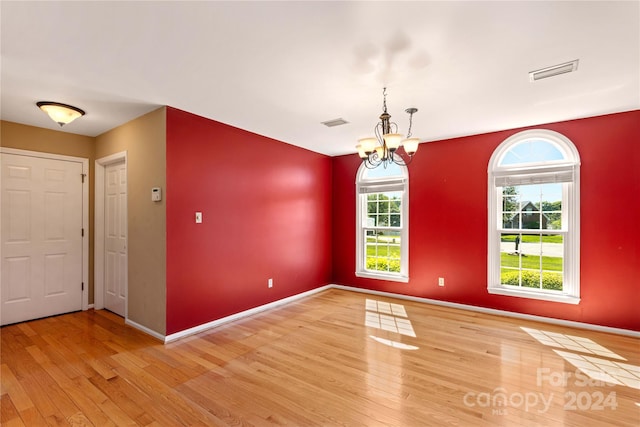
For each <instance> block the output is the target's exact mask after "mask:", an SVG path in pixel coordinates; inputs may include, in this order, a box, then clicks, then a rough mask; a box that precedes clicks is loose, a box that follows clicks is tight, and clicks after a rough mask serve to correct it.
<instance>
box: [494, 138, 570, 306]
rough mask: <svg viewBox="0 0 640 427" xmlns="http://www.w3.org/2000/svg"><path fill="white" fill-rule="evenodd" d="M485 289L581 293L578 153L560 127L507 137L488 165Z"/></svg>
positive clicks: (556, 297)
mask: <svg viewBox="0 0 640 427" xmlns="http://www.w3.org/2000/svg"><path fill="white" fill-rule="evenodd" d="M488 176H489V192H488V193H489V195H488V197H489V201H488V206H489V215H488V216H489V227H488V228H489V236H488V242H489V247H488V265H487V267H488V269H487V270H488V291H489V293H493V294H502V295H511V296H519V297H527V298H536V299H544V300H549V301H557V302H567V303H572V304H577V303H578V302H579V301H580V156H579V155H578V150H577V149H576V147H575V146H574V145H573V143H572V142H571V141H570V140H569V139H568V138H566V137H565V136H564V135H561V134H559V133H557V132H553V131H550V130H529V131H524V132H519V133H517V134H515V135H513V136H511V137H510V138H507V139H506V140H505V141H503V142H502V144H500V145H499V146H498V148H496V150H495V151H494V153H493V155H492V156H491V160H490V161H489V167H488Z"/></svg>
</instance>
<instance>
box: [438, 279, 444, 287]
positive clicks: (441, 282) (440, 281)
mask: <svg viewBox="0 0 640 427" xmlns="http://www.w3.org/2000/svg"><path fill="white" fill-rule="evenodd" d="M438 286H444V277H438Z"/></svg>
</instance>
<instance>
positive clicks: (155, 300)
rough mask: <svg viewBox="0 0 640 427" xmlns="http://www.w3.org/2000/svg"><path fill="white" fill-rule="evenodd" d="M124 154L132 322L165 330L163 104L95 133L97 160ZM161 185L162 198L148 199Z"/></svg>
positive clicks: (130, 316)
mask: <svg viewBox="0 0 640 427" xmlns="http://www.w3.org/2000/svg"><path fill="white" fill-rule="evenodd" d="M121 151H126V152H127V173H128V187H127V191H128V194H127V204H128V206H127V208H128V214H127V221H128V230H129V236H128V240H129V245H128V250H129V253H128V257H129V276H128V311H127V315H128V318H129V319H130V320H132V321H133V322H136V323H138V324H140V325H142V326H144V327H147V328H149V329H151V330H153V331H155V332H158V333H159V334H162V335H165V334H166V205H165V200H166V197H165V193H166V191H165V189H166V108H165V107H162V108H159V109H158V110H155V111H152V112H151V113H148V114H146V115H144V116H142V117H139V118H137V119H135V120H132V121H130V122H129V123H126V124H124V125H122V126H119V127H117V128H115V129H113V130H110V131H109V132H106V133H104V134H102V135H99V136H98V137H96V145H95V158H96V159H100V158H102V157H106V156H109V155H111V154H115V153H118V152H121ZM152 187H161V188H162V190H163V200H162V201H161V202H159V203H158V202H152V201H151V188H152Z"/></svg>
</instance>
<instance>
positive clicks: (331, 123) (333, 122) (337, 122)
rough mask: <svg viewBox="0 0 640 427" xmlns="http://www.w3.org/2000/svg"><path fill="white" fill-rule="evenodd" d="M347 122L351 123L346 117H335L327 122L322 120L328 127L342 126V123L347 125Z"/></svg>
mask: <svg viewBox="0 0 640 427" xmlns="http://www.w3.org/2000/svg"><path fill="white" fill-rule="evenodd" d="M347 123H349V122H348V121H346V120H345V119H342V118H340V119H333V120H327V121H326V122H322V124H323V125H325V126H326V127H328V128H332V127H335V126H341V125H346V124H347Z"/></svg>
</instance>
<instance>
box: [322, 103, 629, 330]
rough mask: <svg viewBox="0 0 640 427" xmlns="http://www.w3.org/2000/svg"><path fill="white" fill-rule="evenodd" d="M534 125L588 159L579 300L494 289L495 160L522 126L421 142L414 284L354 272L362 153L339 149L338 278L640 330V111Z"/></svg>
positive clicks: (414, 197)
mask: <svg viewBox="0 0 640 427" xmlns="http://www.w3.org/2000/svg"><path fill="white" fill-rule="evenodd" d="M536 128H546V129H551V130H554V131H557V132H560V133H562V134H564V135H565V136H567V137H568V138H569V139H570V140H571V141H572V142H573V143H574V144H575V145H576V147H577V148H578V151H579V153H580V157H581V161H582V166H581V170H580V173H581V203H580V204H581V211H580V215H581V287H580V290H581V298H582V299H581V301H580V303H579V304H578V305H571V304H562V303H553V302H546V301H536V300H530V299H525V298H517V297H508V296H501V295H490V294H488V292H487V280H486V277H487V165H488V162H489V158H490V157H491V154H492V153H493V150H495V148H496V147H497V146H498V145H499V144H500V143H501V142H502V141H504V140H505V139H506V138H507V137H509V136H511V135H513V134H514V133H517V132H519V131H521V130H524V128H523V129H513V130H509V131H502V132H495V133H490V134H483V135H475V136H469V137H464V138H455V139H450V140H444V141H437V142H429V143H424V144H421V146H420V149H419V151H418V153H417V155H416V158H415V159H414V161H413V163H411V164H410V165H409V197H410V202H409V203H410V206H409V216H410V218H409V221H410V224H409V276H410V281H409V283H397V282H387V281H379V280H372V279H364V278H357V277H355V274H354V272H355V222H356V221H355V176H356V171H357V169H358V166H359V164H360V160H359V158H358V157H357V156H356V155H348V156H340V157H335V158H334V159H333V193H332V195H333V281H334V283H338V284H344V285H350V286H356V287H362V288H367V289H373V290H379V291H387V292H394V293H399V294H405V295H412V296H418V297H424V298H432V299H437V300H444V301H450V302H456V303H463V304H469V305H474V306H482V307H487V308H494V309H499V310H506V311H512V312H519V313H526V314H533V315H539V316H546V317H553V318H559V319H566V320H573V321H578V322H585V323H592V324H598V325H604V326H611V327H616V328H624V329H631V330H636V331H638V330H640V308H639V303H640V262H639V261H640V259H639V253H640V243H639V242H640V225H639V224H640V214H639V212H640V111H633V112H628V113H620V114H612V115H607V116H600V117H593V118H588V119H581V120H573V121H568V122H561V123H553V124H548V125H542V126H536ZM527 129H530V128H527ZM438 277H444V278H445V286H444V287H439V286H438V284H437V282H438Z"/></svg>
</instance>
